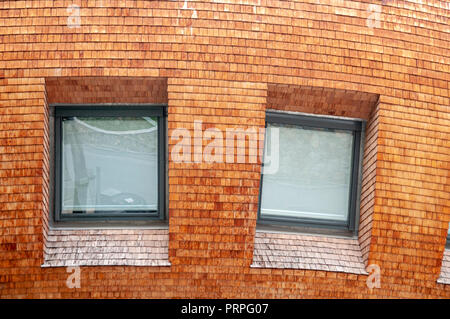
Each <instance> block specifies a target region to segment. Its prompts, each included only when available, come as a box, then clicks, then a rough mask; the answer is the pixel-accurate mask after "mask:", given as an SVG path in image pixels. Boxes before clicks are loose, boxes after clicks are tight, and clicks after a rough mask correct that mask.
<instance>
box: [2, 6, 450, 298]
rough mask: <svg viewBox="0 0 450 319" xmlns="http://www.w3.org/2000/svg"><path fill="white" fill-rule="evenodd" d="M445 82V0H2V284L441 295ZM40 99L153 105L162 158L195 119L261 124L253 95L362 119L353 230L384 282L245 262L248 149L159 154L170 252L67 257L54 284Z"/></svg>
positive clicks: (45, 111) (448, 115)
mask: <svg viewBox="0 0 450 319" xmlns="http://www.w3.org/2000/svg"><path fill="white" fill-rule="evenodd" d="M449 81H450V3H449V2H448V1H445V0H444V1H440V0H430V1H420V0H410V1H402V0H392V1H390V0H386V1H383V2H382V1H379V0H359V1H350V0H320V1H318V0H286V1H276V0H211V1H201V0H199V1H187V0H186V1H181V0H180V1H135V0H129V1H118V0H112V1H107V0H92V1H91V0H73V1H59V0H56V1H50V0H39V1H37V0H36V1H1V2H0V297H1V298H118V297H120V298H430V297H432V298H450V285H448V284H442V283H438V282H437V280H438V278H439V276H440V274H441V266H442V260H443V256H444V251H445V246H446V237H447V231H448V227H449V222H450V86H449ZM52 103H92V104H96V103H164V104H167V105H168V119H167V120H168V137H169V138H168V146H169V150H168V151H169V154H170V151H171V149H172V148H173V146H174V144H175V143H176V141H174V140H172V139H171V138H170V136H171V133H172V132H173V130H175V129H177V128H186V129H188V130H191V131H192V130H193V128H194V121H196V120H197V121H202V123H203V124H202V125H203V129H205V128H208V127H215V128H218V129H220V130H223V131H225V130H226V129H227V128H234V127H240V128H250V127H253V128H264V124H265V111H266V109H278V110H284V111H300V112H305V113H315V114H323V115H336V116H345V117H355V118H362V119H364V120H366V121H367V125H366V133H365V146H364V156H363V168H362V184H361V186H362V190H361V199H360V203H359V204H360V218H359V235H358V238H357V240H358V242H359V245H360V249H361V257H362V261H363V263H364V265H365V266H369V265H374V264H375V265H378V266H379V269H380V287H372V288H369V287H368V285H367V279H368V275H367V274H354V273H348V272H340V271H325V270H312V269H300V268H301V267H300V268H296V269H293V268H281V267H278V268H276V267H274V268H269V267H267V268H264V267H260V268H255V267H252V266H251V265H252V262H253V257H254V248H255V247H254V245H255V233H256V231H257V211H258V201H259V198H258V196H259V184H260V172H261V163H260V161H258V162H257V163H250V162H249V161H246V162H245V163H226V162H225V163H204V162H202V163H195V162H193V163H184V162H182V163H179V162H174V161H173V160H172V159H171V157H170V156H168V173H167V174H168V178H167V179H168V193H169V195H168V214H169V217H168V223H167V224H168V238H167V240H166V241H165V242H167V243H168V244H167V245H168V249H167V252H168V260H169V262H170V266H158V265H156V266H148V265H145V266H132V265H110V266H108V265H100V266H81V268H80V275H81V277H80V283H81V284H80V287H79V288H70V287H68V285H67V284H66V280H67V278H68V276H69V275H70V274H69V273H68V272H67V269H66V267H42V265H43V263H44V259H45V256H44V255H45V254H44V251H45V250H46V248H45V247H46V245H47V239H48V238H49V219H50V218H51V216H52V212H51V210H52V209H51V205H50V203H51V200H50V196H51V195H50V194H51V185H52V180H51V177H50V176H51V174H50V167H51V165H50V163H51V157H52V152H51V143H50V139H51V134H50V131H49V118H50V108H49V105H50V104H52ZM251 151H255V150H249V152H251ZM194 155H195V154H194ZM247 155H248V154H247ZM124 234H127V232H124ZM136 234H137V235H136ZM135 235H136V236H139V231H137V233H133V236H135ZM256 237H257V236H256ZM55 238H56V239H55ZM52 240H58V237H52ZM55 247H56V246H55ZM302 247H304V245H303V246H302ZM161 251H163V250H161ZM320 269H322V268H320Z"/></svg>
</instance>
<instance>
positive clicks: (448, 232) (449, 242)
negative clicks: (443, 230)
mask: <svg viewBox="0 0 450 319" xmlns="http://www.w3.org/2000/svg"><path fill="white" fill-rule="evenodd" d="M445 246H446V247H447V248H450V225H449V228H448V231H447V244H446V245H445Z"/></svg>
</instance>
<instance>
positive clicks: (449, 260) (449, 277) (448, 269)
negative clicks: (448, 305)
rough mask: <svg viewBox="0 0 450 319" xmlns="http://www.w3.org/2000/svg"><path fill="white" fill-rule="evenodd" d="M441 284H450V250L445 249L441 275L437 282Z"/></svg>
mask: <svg viewBox="0 0 450 319" xmlns="http://www.w3.org/2000/svg"><path fill="white" fill-rule="evenodd" d="M437 282H438V283H440V284H450V249H445V251H444V257H443V258H442V266H441V274H440V275H439V278H438V280H437Z"/></svg>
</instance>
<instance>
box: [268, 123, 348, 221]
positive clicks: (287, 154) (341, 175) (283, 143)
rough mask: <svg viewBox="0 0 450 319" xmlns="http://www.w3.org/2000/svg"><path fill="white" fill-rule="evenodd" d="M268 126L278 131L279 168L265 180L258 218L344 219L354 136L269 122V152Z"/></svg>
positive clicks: (344, 132) (346, 133) (346, 215)
mask: <svg viewBox="0 0 450 319" xmlns="http://www.w3.org/2000/svg"><path fill="white" fill-rule="evenodd" d="M271 128H278V129H279V168H278V170H277V172H276V173H274V174H265V175H264V176H263V185H262V196H261V216H262V217H264V216H266V217H267V216H286V217H300V218H314V219H327V220H337V221H346V220H347V218H348V212H349V196H350V193H349V192H350V180H351V171H352V149H353V132H350V131H338V130H325V129H316V128H308V127H301V126H294V125H281V124H270V123H268V124H267V130H266V139H265V140H266V145H265V147H266V148H267V147H269V148H271V149H272V150H273V151H276V150H274V146H273V145H270V146H269V145H267V143H269V142H270V141H271V136H270V134H271ZM272 150H271V151H272Z"/></svg>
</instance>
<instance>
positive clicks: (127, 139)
mask: <svg viewBox="0 0 450 319" xmlns="http://www.w3.org/2000/svg"><path fill="white" fill-rule="evenodd" d="M164 113H165V106H163V105H137V106H136V105H134V106H132V105H123V106H111V105H108V106H106V105H56V106H55V113H54V114H55V118H54V122H55V163H54V164H55V165H54V166H55V172H54V176H55V188H54V207H55V216H54V217H55V221H64V220H72V221H73V220H90V219H96V220H98V219H104V220H109V219H163V218H164V209H165V205H164V201H165V135H166V134H165V126H166V125H165V114H164Z"/></svg>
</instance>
